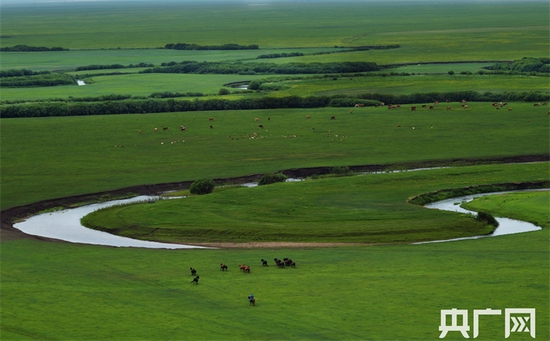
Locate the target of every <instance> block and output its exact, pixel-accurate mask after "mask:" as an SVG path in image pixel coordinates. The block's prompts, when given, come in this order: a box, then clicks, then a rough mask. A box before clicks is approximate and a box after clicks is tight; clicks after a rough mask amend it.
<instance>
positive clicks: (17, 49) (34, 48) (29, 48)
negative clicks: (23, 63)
mask: <svg viewBox="0 0 550 341" xmlns="http://www.w3.org/2000/svg"><path fill="white" fill-rule="evenodd" d="M0 51H1V52H42V51H69V49H64V48H62V47H45V46H27V45H15V46H12V47H2V48H0Z"/></svg>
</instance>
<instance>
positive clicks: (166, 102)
mask: <svg viewBox="0 0 550 341" xmlns="http://www.w3.org/2000/svg"><path fill="white" fill-rule="evenodd" d="M549 97H550V96H549V94H548V93H542V92H526V93H503V94H495V93H490V92H485V93H478V92H475V91H464V92H453V93H426V94H422V93H417V94H410V95H385V94H363V95H361V96H358V97H356V98H352V97H346V96H331V97H328V96H319V97H317V96H311V97H299V96H287V97H280V98H279V97H277V98H276V97H261V98H240V99H233V100H230V99H223V98H215V99H206V100H199V99H194V100H175V99H173V98H170V99H142V100H140V99H130V100H121V101H104V102H92V103H90V102H38V103H27V104H19V105H1V106H0V116H1V117H3V118H9V117H46V116H81V115H107V114H137V113H160V112H183V111H203V110H250V109H278V108H320V107H328V106H333V107H352V106H353V105H355V104H356V103H363V104H365V105H366V106H369V105H378V104H379V102H384V103H385V104H389V103H392V104H398V103H399V104H410V103H433V102H434V101H436V100H437V101H440V102H445V100H447V99H448V100H449V101H452V102H459V101H461V100H466V101H486V102H498V101H533V102H539V101H548V98H549Z"/></svg>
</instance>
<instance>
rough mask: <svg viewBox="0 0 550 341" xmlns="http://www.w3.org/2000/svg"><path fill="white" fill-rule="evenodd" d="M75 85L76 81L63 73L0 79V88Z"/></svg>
mask: <svg viewBox="0 0 550 341" xmlns="http://www.w3.org/2000/svg"><path fill="white" fill-rule="evenodd" d="M75 83H76V81H75V79H74V78H73V77H72V76H70V75H67V74H63V73H45V74H38V75H31V76H13V77H2V78H0V87H29V86H56V85H68V84H75Z"/></svg>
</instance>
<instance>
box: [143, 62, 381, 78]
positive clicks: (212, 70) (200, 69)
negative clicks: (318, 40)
mask: <svg viewBox="0 0 550 341" xmlns="http://www.w3.org/2000/svg"><path fill="white" fill-rule="evenodd" d="M378 70H380V67H379V66H378V65H376V63H371V62H332V63H287V64H275V63H247V64H243V63H228V62H197V61H184V62H181V63H175V62H171V63H166V64H165V63H163V64H162V65H161V66H160V67H154V68H151V69H146V70H143V71H141V72H142V73H198V74H244V75H250V74H300V73H301V74H326V73H350V72H367V71H378Z"/></svg>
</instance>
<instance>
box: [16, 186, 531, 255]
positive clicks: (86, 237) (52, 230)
mask: <svg viewBox="0 0 550 341" xmlns="http://www.w3.org/2000/svg"><path fill="white" fill-rule="evenodd" d="M254 185H255V184H253V183H250V184H246V186H249V187H252V186H254ZM499 193H507V192H499ZM499 193H482V194H476V195H469V196H464V197H459V198H452V199H447V200H442V201H438V202H435V203H431V204H429V205H426V206H425V207H427V208H431V209H440V210H447V211H455V212H462V213H472V214H474V213H475V212H471V211H467V210H465V209H463V208H461V207H460V205H458V204H457V203H462V202H465V201H470V200H472V199H474V198H476V197H479V196H484V195H491V194H499ZM157 198H158V197H154V196H138V197H134V198H131V199H124V200H114V201H108V202H103V203H97V204H91V205H86V206H82V207H78V208H71V209H65V210H61V211H55V212H49V213H43V214H39V215H36V216H33V217H30V218H28V219H26V220H25V221H23V222H19V223H16V224H14V227H15V228H17V229H19V230H21V231H23V232H24V233H27V234H30V235H35V236H41V237H47V238H53V239H58V240H63V241H67V242H72V243H81V244H94V245H106V246H114V247H139V248H155V249H192V248H197V249H198V248H206V247H202V246H194V245H181V244H169V243H159V242H151V241H144V240H137V239H131V238H126V237H121V236H116V235H113V234H110V233H107V232H102V231H97V230H92V229H89V228H86V227H84V226H82V225H81V224H80V219H81V218H82V217H84V216H85V215H87V214H89V213H91V212H93V211H96V210H98V209H101V208H105V207H109V206H113V205H121V204H127V203H132V202H139V201H147V200H151V199H157ZM496 219H497V221H498V222H499V227H498V228H496V229H495V231H494V232H493V233H492V234H490V235H485V236H475V237H466V238H456V239H448V240H437V241H430V242H420V243H415V244H423V243H434V242H448V241H456V240H465V239H477V238H483V237H494V236H501V235H506V234H514V233H522V232H530V231H537V230H540V229H541V228H540V227H538V226H536V225H534V224H531V223H528V222H524V221H518V220H513V219H508V218H496Z"/></svg>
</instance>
